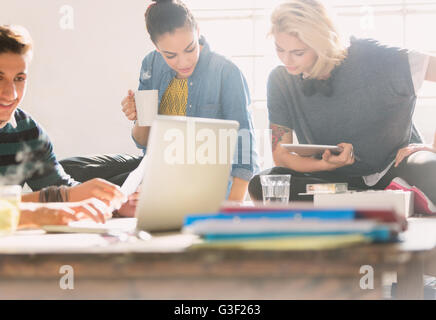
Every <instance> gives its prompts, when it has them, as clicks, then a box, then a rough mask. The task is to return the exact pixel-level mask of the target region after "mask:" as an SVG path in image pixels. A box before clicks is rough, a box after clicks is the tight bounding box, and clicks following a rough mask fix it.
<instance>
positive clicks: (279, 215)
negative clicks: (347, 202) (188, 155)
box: [184, 210, 355, 226]
mask: <svg viewBox="0 0 436 320" xmlns="http://www.w3.org/2000/svg"><path fill="white" fill-rule="evenodd" d="M354 218H355V211H354V210H310V211H309V210H308V211H281V212H277V211H258V212H255V213H242V214H241V213H239V214H238V213H232V214H229V213H218V214H198V215H188V216H186V217H185V220H184V225H185V226H188V225H190V224H192V223H194V222H196V221H201V220H207V219H256V220H258V219H322V220H331V219H335V220H353V219H354Z"/></svg>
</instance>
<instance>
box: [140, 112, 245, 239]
mask: <svg viewBox="0 0 436 320" xmlns="http://www.w3.org/2000/svg"><path fill="white" fill-rule="evenodd" d="M238 128H239V123H238V122H236V121H229V120H217V119H203V118H190V117H176V116H158V117H157V118H156V120H155V121H154V122H153V125H152V128H151V132H150V137H149V141H148V147H147V156H146V157H145V158H144V164H143V180H142V186H141V192H140V196H139V201H138V205H137V207H136V212H135V216H136V218H137V219H138V225H137V228H138V229H142V230H145V231H166V230H177V229H180V228H181V227H182V224H183V219H184V217H185V215H187V214H198V213H213V212H217V211H218V209H219V207H220V205H221V203H222V202H223V201H224V200H225V196H226V192H227V186H228V181H229V176H230V170H231V165H232V159H233V156H234V152H235V147H236V143H237V141H238Z"/></svg>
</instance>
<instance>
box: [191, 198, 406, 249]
mask: <svg viewBox="0 0 436 320" xmlns="http://www.w3.org/2000/svg"><path fill="white" fill-rule="evenodd" d="M406 227H407V223H406V220H405V219H402V218H401V217H399V216H398V215H397V214H396V213H395V212H394V211H390V210H365V211H362V210H360V211H358V210H354V209H319V208H304V209H297V208H290V207H263V206H261V207H223V208H222V209H221V210H220V212H218V213H215V214H203V215H202V214H197V215H189V216H186V217H185V221H184V227H183V231H184V232H186V233H192V234H196V235H199V236H201V237H202V239H203V241H202V242H200V243H198V244H196V245H195V247H208V248H213V247H216V248H239V249H258V250H262V249H268V250H271V249H277V250H289V249H292V250H298V249H302V250H306V249H327V248H338V247H344V246H349V245H354V244H357V243H370V242H388V241H395V240H396V239H397V236H398V234H399V233H400V232H401V231H404V230H405V229H406Z"/></svg>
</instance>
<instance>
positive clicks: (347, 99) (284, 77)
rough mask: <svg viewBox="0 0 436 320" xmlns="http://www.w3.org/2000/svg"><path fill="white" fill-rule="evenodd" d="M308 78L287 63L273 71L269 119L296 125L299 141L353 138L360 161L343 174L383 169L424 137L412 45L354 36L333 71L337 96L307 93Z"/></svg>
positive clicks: (335, 141) (341, 171) (332, 142)
mask: <svg viewBox="0 0 436 320" xmlns="http://www.w3.org/2000/svg"><path fill="white" fill-rule="evenodd" d="M302 81H303V80H301V78H300V77H299V76H293V75H290V74H289V73H288V72H287V71H286V69H285V68H284V67H283V66H280V67H277V68H275V69H274V70H273V71H272V72H271V74H270V76H269V80H268V111H269V120H270V122H271V123H275V124H278V125H282V126H286V127H288V128H290V129H292V130H294V131H295V133H296V135H297V138H298V141H299V143H303V144H329V145H336V144H338V143H341V142H346V143H351V144H352V145H353V146H354V152H355V154H356V157H357V158H359V161H356V162H355V163H354V164H353V165H351V166H347V167H342V168H339V169H337V170H336V172H337V173H338V174H344V175H347V176H367V175H370V174H373V173H376V172H380V171H382V170H383V169H385V168H386V167H388V165H389V164H390V163H391V162H392V161H393V160H394V159H395V156H396V153H397V151H398V150H399V149H400V148H402V147H404V146H406V145H408V144H409V143H421V142H422V138H421V137H420V135H419V132H418V131H417V130H416V128H415V126H414V125H413V123H412V114H413V111H414V109H415V103H416V95H415V90H414V86H413V81H412V75H411V72H410V66H409V61H408V53H407V51H406V50H404V49H400V48H393V47H387V46H383V45H381V44H379V43H378V42H376V41H374V40H370V39H354V38H352V39H351V44H350V47H349V50H348V56H347V58H346V59H345V60H344V61H343V62H342V63H341V64H340V65H339V66H337V67H336V68H335V70H334V71H333V73H332V78H331V85H332V88H333V94H332V95H331V96H326V95H324V94H323V93H321V92H316V93H315V94H313V95H311V96H309V95H308V96H306V95H304V93H303V90H302Z"/></svg>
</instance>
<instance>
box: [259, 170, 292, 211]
mask: <svg viewBox="0 0 436 320" xmlns="http://www.w3.org/2000/svg"><path fill="white" fill-rule="evenodd" d="M260 183H261V184H262V194H263V204H268V203H271V202H281V203H288V202H289V188H290V185H291V175H290V174H280V175H261V176H260Z"/></svg>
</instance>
